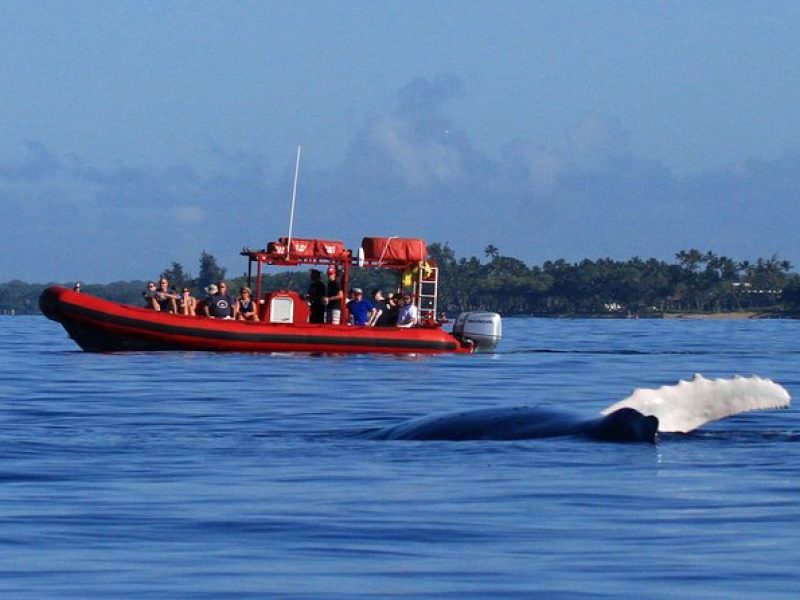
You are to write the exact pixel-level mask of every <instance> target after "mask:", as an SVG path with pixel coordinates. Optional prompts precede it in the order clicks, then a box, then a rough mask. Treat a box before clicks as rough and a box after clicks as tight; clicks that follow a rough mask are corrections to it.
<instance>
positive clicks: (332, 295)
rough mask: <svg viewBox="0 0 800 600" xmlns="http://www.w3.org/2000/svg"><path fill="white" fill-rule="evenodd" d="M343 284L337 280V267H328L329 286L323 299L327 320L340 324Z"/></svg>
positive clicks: (327, 321) (333, 323)
mask: <svg viewBox="0 0 800 600" xmlns="http://www.w3.org/2000/svg"><path fill="white" fill-rule="evenodd" d="M343 299H344V294H343V293H342V286H341V285H339V282H338V281H337V280H336V267H335V266H333V265H331V266H330V267H328V286H327V287H326V288H325V296H323V297H322V301H323V303H324V304H325V322H326V323H330V324H332V325H338V324H339V322H340V321H341V319H342V300H343Z"/></svg>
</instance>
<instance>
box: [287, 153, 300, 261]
mask: <svg viewBox="0 0 800 600" xmlns="http://www.w3.org/2000/svg"><path fill="white" fill-rule="evenodd" d="M299 174H300V144H298V145H297V161H296V162H295V164H294V186H292V209H291V211H290V212H289V237H288V238H287V242H286V258H289V248H291V247H292V226H293V225H294V203H295V200H297V176H298V175H299Z"/></svg>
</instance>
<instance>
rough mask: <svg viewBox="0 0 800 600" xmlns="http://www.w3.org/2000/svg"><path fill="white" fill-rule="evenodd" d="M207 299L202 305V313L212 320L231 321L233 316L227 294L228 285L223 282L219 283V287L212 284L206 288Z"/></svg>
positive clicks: (231, 304)
mask: <svg viewBox="0 0 800 600" xmlns="http://www.w3.org/2000/svg"><path fill="white" fill-rule="evenodd" d="M206 292H208V298H207V299H206V301H205V303H204V304H203V313H204V314H205V315H206V316H207V317H210V318H212V319H232V318H233V316H234V312H233V311H234V308H233V300H232V299H231V296H230V294H228V284H226V283H225V282H224V281H220V282H219V286H216V285H214V284H213V283H212V284H211V285H209V286H208V287H207V288H206Z"/></svg>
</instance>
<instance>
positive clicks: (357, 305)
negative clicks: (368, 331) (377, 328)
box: [347, 288, 377, 325]
mask: <svg viewBox="0 0 800 600" xmlns="http://www.w3.org/2000/svg"><path fill="white" fill-rule="evenodd" d="M347 310H348V311H349V312H350V316H351V317H352V320H353V325H369V324H370V323H371V322H372V319H373V317H374V316H375V313H376V312H377V311H376V310H375V307H374V306H373V304H372V302H370V301H369V299H367V298H364V291H363V290H362V289H361V288H353V299H352V300H350V302H348V303H347Z"/></svg>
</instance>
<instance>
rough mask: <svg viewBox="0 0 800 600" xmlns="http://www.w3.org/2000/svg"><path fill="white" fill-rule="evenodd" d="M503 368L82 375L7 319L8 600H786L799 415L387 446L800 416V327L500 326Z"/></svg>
mask: <svg viewBox="0 0 800 600" xmlns="http://www.w3.org/2000/svg"><path fill="white" fill-rule="evenodd" d="M504 334H505V337H504V339H503V341H502V343H501V345H500V346H499V348H498V352H497V353H495V354H486V355H474V356H438V357H392V356H366V355H365V356H311V355H303V354H278V355H252V354H213V353H190V352H180V353H178V352H176V353H131V354H89V353H85V352H82V351H81V350H79V349H78V347H77V346H76V345H75V344H74V343H73V342H72V341H71V340H70V339H69V338H68V337H67V335H66V334H65V332H64V331H63V329H62V328H61V327H60V326H59V325H58V324H56V323H52V322H50V321H47V320H45V319H44V318H42V317H0V595H2V596H3V597H8V598H54V597H58V598H86V597H102V598H137V599H138V598H143V597H147V598H154V597H163V598H174V597H180V598H220V597H225V598H240V597H241V598H247V597H252V598H385V597H387V596H402V597H403V598H459V599H461V598H487V597H497V598H529V597H559V598H623V597H629V598H675V597H687V598H689V597H692V598H696V597H707V598H747V599H750V598H754V597H755V598H762V599H763V598H794V597H796V596H797V593H798V590H800V576H799V575H798V572H799V571H800V569H799V568H798V566H799V565H800V443H799V442H800V416H799V414H798V409H797V408H796V407H794V406H793V407H792V408H790V409H788V410H780V411H771V412H762V413H749V414H745V415H739V416H736V417H732V418H729V419H725V420H723V421H719V422H717V423H712V424H709V425H707V426H705V427H703V428H702V429H701V430H699V431H697V432H695V433H693V434H689V435H685V436H678V435H672V436H662V437H661V439H660V440H659V442H658V443H657V444H655V445H651V444H610V443H601V442H596V441H590V440H585V439H579V438H552V439H539V440H528V441H516V442H477V441H476V442H410V441H373V440H368V439H364V437H359V435H357V434H358V432H359V431H362V430H364V429H367V428H371V427H378V426H384V425H389V424H393V423H397V422H400V421H402V420H403V419H405V418H408V417H416V416H421V415H426V414H430V413H435V412H443V411H452V410H456V409H465V408H484V407H494V406H514V405H531V404H541V405H546V406H550V407H556V408H563V409H565V410H569V411H572V412H577V413H580V414H585V415H586V416H587V417H592V416H595V415H596V414H597V413H599V411H600V410H601V409H603V408H604V407H606V406H607V405H609V404H611V403H612V402H615V401H617V400H619V399H621V398H624V397H626V396H627V395H628V394H630V393H631V391H632V390H633V389H634V388H637V387H659V386H661V385H664V384H671V383H675V382H677V381H678V380H679V379H688V378H691V377H692V376H693V375H694V374H695V373H702V374H703V375H705V376H706V377H730V376H733V375H736V374H740V375H751V374H758V375H760V376H762V377H768V378H771V379H773V380H774V381H776V382H778V383H780V384H781V385H783V386H784V387H786V388H787V390H788V391H789V393H790V394H791V395H792V396H797V395H798V393H800V369H798V362H799V361H800V348H799V347H798V340H800V322H797V321H788V320H784V321H777V320H776V321H702V320H698V321H661V320H543V319H534V318H511V319H506V320H505V321H504Z"/></svg>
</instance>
